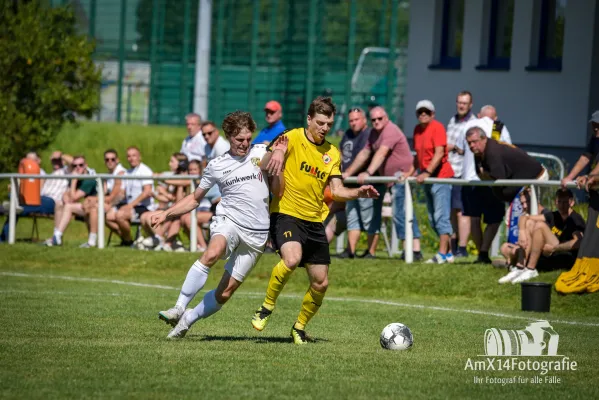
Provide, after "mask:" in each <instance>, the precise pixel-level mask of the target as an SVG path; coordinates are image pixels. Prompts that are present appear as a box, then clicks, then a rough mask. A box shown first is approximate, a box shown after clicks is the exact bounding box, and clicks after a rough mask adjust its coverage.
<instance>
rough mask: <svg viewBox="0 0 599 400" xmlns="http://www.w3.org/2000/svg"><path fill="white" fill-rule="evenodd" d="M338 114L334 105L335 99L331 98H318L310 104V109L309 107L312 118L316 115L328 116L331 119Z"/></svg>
mask: <svg viewBox="0 0 599 400" xmlns="http://www.w3.org/2000/svg"><path fill="white" fill-rule="evenodd" d="M336 112H337V107H336V106H335V103H333V99H331V98H330V97H323V96H318V97H317V98H315V99H314V100H312V103H310V107H308V115H309V116H310V118H314V115H316V114H322V115H326V116H327V117H330V116H331V115H334V114H335V113H336Z"/></svg>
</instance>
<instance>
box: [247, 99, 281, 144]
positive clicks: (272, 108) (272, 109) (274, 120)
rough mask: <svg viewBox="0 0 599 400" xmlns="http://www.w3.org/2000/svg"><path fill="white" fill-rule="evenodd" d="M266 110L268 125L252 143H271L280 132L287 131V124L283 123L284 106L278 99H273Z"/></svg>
mask: <svg viewBox="0 0 599 400" xmlns="http://www.w3.org/2000/svg"><path fill="white" fill-rule="evenodd" d="M264 112H265V113H266V122H267V123H268V126H267V127H266V128H264V129H262V130H261V131H260V133H258V136H256V138H255V139H254V140H253V141H252V144H260V143H265V144H269V143H270V142H271V141H272V140H273V139H274V138H276V137H277V136H278V135H279V133H281V132H284V131H285V125H283V121H281V118H283V108H282V107H281V104H280V103H279V102H278V101H275V100H271V101H269V102H268V103H266V105H265V106H264Z"/></svg>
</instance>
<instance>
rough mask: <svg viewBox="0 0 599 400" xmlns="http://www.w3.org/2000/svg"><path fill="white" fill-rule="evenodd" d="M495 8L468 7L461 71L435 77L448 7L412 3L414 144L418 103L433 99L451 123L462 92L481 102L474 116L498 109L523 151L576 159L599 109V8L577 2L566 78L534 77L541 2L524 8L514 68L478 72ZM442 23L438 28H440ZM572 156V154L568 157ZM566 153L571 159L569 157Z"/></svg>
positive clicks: (470, 1)
mask: <svg viewBox="0 0 599 400" xmlns="http://www.w3.org/2000/svg"><path fill="white" fill-rule="evenodd" d="M489 3H490V0H465V15H464V39H463V46H462V62H461V69H459V70H440V69H431V68H429V65H431V64H433V63H435V61H437V58H438V57H436V55H437V54H438V43H439V41H440V39H439V38H440V33H439V32H440V30H441V22H440V21H441V18H440V14H439V13H440V12H441V10H442V0H418V1H413V2H411V3H410V36H409V48H408V54H409V57H408V71H407V89H406V96H405V110H406V112H405V126H404V128H405V132H406V134H407V135H408V136H412V130H413V127H414V126H415V124H416V117H415V114H414V112H413V111H412V110H414V108H415V105H416V103H417V101H418V100H421V99H430V100H431V101H433V103H434V104H435V107H436V108H437V119H438V120H440V121H442V122H443V123H445V124H446V123H447V122H448V121H449V119H450V118H451V116H452V115H453V113H455V97H456V94H457V93H458V92H459V91H461V90H469V91H471V92H472V93H473V95H474V109H476V110H479V109H480V107H481V106H483V105H485V104H493V105H495V106H496V107H497V110H498V114H499V117H500V118H501V119H502V120H503V121H504V122H505V123H506V124H507V126H508V128H509V130H510V132H511V134H512V138H513V140H514V142H515V143H517V144H520V145H522V146H523V147H524V148H527V149H531V150H532V149H536V150H545V151H549V150H551V149H552V148H554V150H555V151H550V152H552V153H554V154H555V153H558V154H560V155H563V156H565V157H566V158H568V159H570V158H571V157H572V155H566V154H565V153H572V154H573V155H574V156H575V155H576V153H577V152H578V150H577V149H578V148H581V147H583V146H584V145H585V143H586V140H587V137H588V136H587V134H588V126H587V125H588V123H587V121H588V119H589V115H590V112H589V111H590V110H591V109H593V108H599V103H598V101H599V90H597V89H595V92H594V94H593V96H591V87H592V86H591V84H592V83H593V84H594V87H595V88H597V87H599V38H597V33H598V32H599V29H598V26H599V18H598V17H597V15H598V14H599V5H598V4H597V3H598V0H569V1H568V3H567V9H566V21H565V34H564V36H565V37H564V50H563V59H562V70H561V71H526V69H525V68H526V67H527V66H529V65H531V64H532V62H531V61H532V60H533V59H534V57H535V55H534V48H535V46H533V43H534V41H536V40H535V37H537V36H538V35H535V31H536V30H537V28H536V26H538V25H535V23H534V21H535V19H538V18H534V16H535V15H538V12H539V11H538V10H539V2H537V1H535V0H517V1H516V2H515V4H516V6H515V11H514V27H513V36H512V54H511V66H510V69H509V70H507V71H491V70H477V69H475V67H476V66H478V65H481V64H484V62H485V58H486V53H487V40H486V37H487V36H488V34H487V33H486V32H485V31H486V29H485V25H486V24H487V22H486V18H485V17H484V16H485V8H486V7H489ZM435 22H437V24H436V25H435ZM568 149H569V150H571V151H570V152H568ZM564 152H565V153H564Z"/></svg>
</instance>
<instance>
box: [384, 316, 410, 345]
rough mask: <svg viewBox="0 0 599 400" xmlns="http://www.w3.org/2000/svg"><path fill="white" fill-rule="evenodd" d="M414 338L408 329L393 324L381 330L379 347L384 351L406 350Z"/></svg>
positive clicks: (402, 325) (397, 323) (398, 324)
mask: <svg viewBox="0 0 599 400" xmlns="http://www.w3.org/2000/svg"><path fill="white" fill-rule="evenodd" d="M413 343H414V338H413V337H412V332H410V328H408V327H407V326H405V325H404V324H400V323H399V322H394V323H392V324H389V325H387V326H386V327H384V328H383V331H382V332H381V347H382V348H383V349H386V350H407V349H409V348H410V347H412V344H413Z"/></svg>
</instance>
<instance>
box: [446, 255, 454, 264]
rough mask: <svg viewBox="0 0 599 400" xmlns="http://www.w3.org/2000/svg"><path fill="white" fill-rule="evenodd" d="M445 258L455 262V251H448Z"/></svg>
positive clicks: (451, 262)
mask: <svg viewBox="0 0 599 400" xmlns="http://www.w3.org/2000/svg"><path fill="white" fill-rule="evenodd" d="M445 260H446V261H447V262H448V263H450V264H453V263H454V262H455V257H454V256H453V253H447V255H446V256H445Z"/></svg>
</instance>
